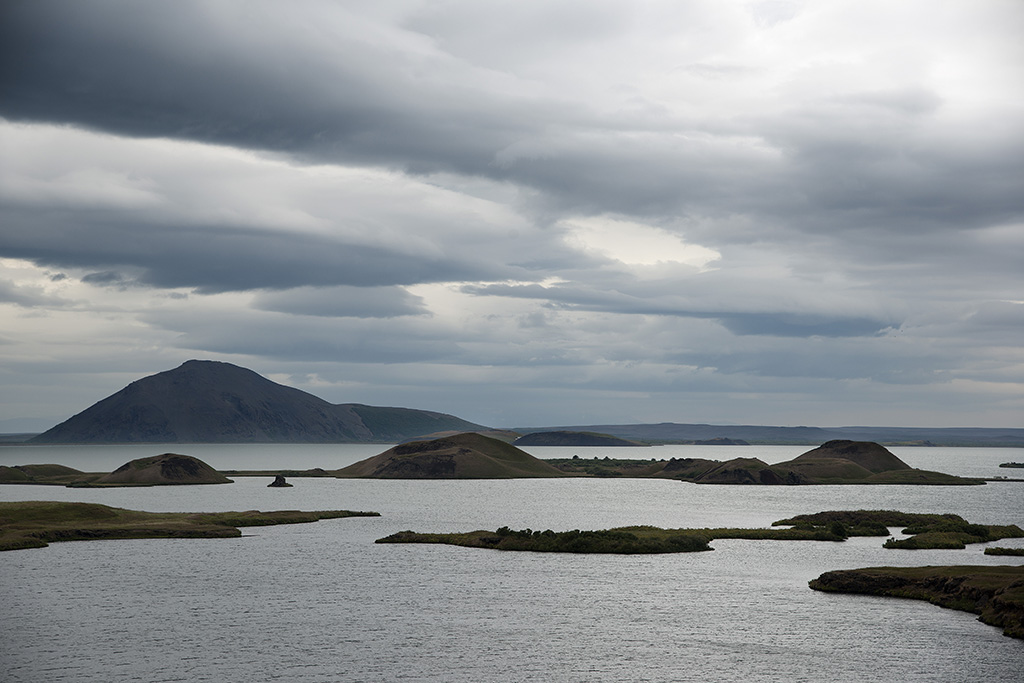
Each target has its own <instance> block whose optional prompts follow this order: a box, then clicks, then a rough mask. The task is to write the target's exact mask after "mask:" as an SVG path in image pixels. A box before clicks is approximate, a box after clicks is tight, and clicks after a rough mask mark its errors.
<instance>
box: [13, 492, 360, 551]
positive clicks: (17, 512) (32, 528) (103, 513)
mask: <svg viewBox="0 0 1024 683" xmlns="http://www.w3.org/2000/svg"><path fill="white" fill-rule="evenodd" d="M377 516H379V514H378V513H376V512H354V511H351V510H321V511H315V512H303V511H300V510H280V511H276V512H260V511H258V510H249V511H247V512H195V513H193V512H139V511H136V510H125V509H122V508H114V507H109V506H107V505H99V504H96V503H60V502H52V501H28V502H16V503H12V502H0V551H3V550H18V549H22V548H45V547H46V546H47V544H48V543H53V542H57V541H85V540H100V539H123V538H227V537H234V536H241V535H242V532H241V531H239V530H238V528H236V527H247V526H269V525H273V524H303V523H307V522H315V521H317V520H320V519H336V518H341V517H377Z"/></svg>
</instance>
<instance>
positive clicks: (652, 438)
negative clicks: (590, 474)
mask: <svg viewBox="0 0 1024 683" xmlns="http://www.w3.org/2000/svg"><path fill="white" fill-rule="evenodd" d="M553 430H566V431H578V432H600V433H603V434H611V435H612V436H617V437H619V438H622V439H634V440H637V441H646V442H650V443H701V442H707V441H711V440H719V443H721V441H720V440H722V439H733V440H743V441H746V442H747V443H751V444H792V445H799V446H803V445H807V446H812V445H817V444H822V443H825V442H826V441H833V440H837V439H838V440H843V439H845V440H853V441H875V442H878V443H882V444H885V445H887V446H988V447H1020V446H1024V429H1020V428H1005V429H997V428H989V427H936V428H930V427H771V426H761V425H709V424H680V423H676V422H661V423H659V424H616V425H575V426H574V425H567V426H559V427H531V428H527V427H516V428H515V431H517V432H519V433H520V434H531V433H533V432H547V431H553Z"/></svg>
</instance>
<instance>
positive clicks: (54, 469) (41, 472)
mask: <svg viewBox="0 0 1024 683" xmlns="http://www.w3.org/2000/svg"><path fill="white" fill-rule="evenodd" d="M93 476H98V475H88V474H86V473H85V472H82V471H81V470H76V469H74V468H73V467H65V466H64V465H15V466H13V467H8V466H7V465H0V484H46V485H51V486H67V485H68V484H71V483H73V482H75V481H79V480H81V479H84V478H91V477H93Z"/></svg>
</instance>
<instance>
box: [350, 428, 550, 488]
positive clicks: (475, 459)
mask: <svg viewBox="0 0 1024 683" xmlns="http://www.w3.org/2000/svg"><path fill="white" fill-rule="evenodd" d="M334 474H335V475H336V476H338V477H371V478H378V479H514V478H521V477H562V476H565V475H564V474H563V473H562V472H560V471H559V470H557V469H555V468H554V467H552V466H551V465H549V464H548V463H546V462H544V461H543V460H538V459H537V458H535V457H533V456H532V455H530V454H529V453H527V452H526V451H523V450H520V449H519V448H516V447H515V446H513V445H512V444H509V443H506V442H504V441H500V440H498V439H492V438H490V437H487V436H483V435H482V434H476V433H471V432H470V433H466V434H457V435H455V436H449V437H444V438H440V439H433V440H431V441H413V442H411V443H403V444H399V445H397V446H395V447H394V448H390V449H388V450H386V451H384V452H383V453H381V454H379V455H375V456H373V457H372V458H367V459H366V460H361V461H360V462H357V463H355V464H353V465H349V466H348V467H345V468H342V469H340V470H337V471H335V473H334Z"/></svg>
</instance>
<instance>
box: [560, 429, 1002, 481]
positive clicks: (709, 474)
mask: <svg viewBox="0 0 1024 683" xmlns="http://www.w3.org/2000/svg"><path fill="white" fill-rule="evenodd" d="M546 462H548V463H550V464H551V465H553V466H555V467H557V468H558V469H559V470H561V471H562V472H565V473H566V474H569V475H572V476H591V477H593V476H596V477H618V476H625V477H661V478H672V479H681V480H683V481H689V482H693V483H695V484H767V485H798V484H933V485H944V486H966V485H974V484H982V483H984V482H983V481H982V480H979V479H968V478H964V477H956V476H953V475H951V474H943V473H942V472H929V471H927V470H919V469H914V468H912V467H910V465H907V464H906V463H905V462H903V461H902V460H900V459H899V458H898V457H896V456H895V455H894V454H892V453H890V452H889V451H888V450H887V449H886V448H885V447H883V446H881V445H879V444H877V443H874V442H870V441H849V440H836V441H828V442H826V443H824V444H822V445H821V446H819V447H818V448H815V449H812V450H810V451H807V452H806V453H804V454H802V455H799V456H797V457H796V458H793V459H792V460H789V461H787V462H780V463H777V464H775V465H769V464H768V463H766V462H764V461H763V460H760V459H758V458H733V459H732V460H727V461H725V462H722V461H719V460H708V459H705V458H678V459H677V458H672V459H670V460H664V459H663V460H657V461H655V460H651V461H646V460H635V459H626V460H615V459H611V458H608V457H605V458H604V459H601V460H599V459H597V458H593V459H590V460H588V459H585V458H580V457H579V456H574V457H573V458H558V459H552V460H547V461H546Z"/></svg>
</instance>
